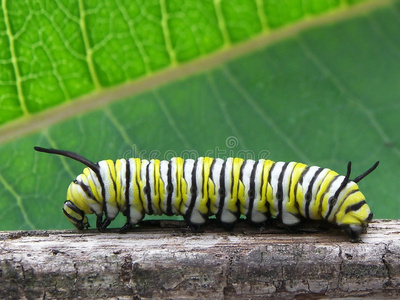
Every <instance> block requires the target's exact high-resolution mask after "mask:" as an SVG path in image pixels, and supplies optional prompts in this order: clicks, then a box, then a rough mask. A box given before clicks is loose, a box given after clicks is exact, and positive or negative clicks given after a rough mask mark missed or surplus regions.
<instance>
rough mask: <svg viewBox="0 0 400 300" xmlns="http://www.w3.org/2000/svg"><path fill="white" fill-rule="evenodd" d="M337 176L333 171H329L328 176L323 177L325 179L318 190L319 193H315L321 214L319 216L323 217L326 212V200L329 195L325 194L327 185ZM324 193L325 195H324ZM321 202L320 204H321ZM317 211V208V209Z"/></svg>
mask: <svg viewBox="0 0 400 300" xmlns="http://www.w3.org/2000/svg"><path fill="white" fill-rule="evenodd" d="M337 175H338V173H336V172H335V171H332V170H330V171H329V172H328V174H327V175H326V176H325V179H324V180H323V181H322V183H321V187H320V189H319V192H318V193H317V196H316V199H317V200H318V205H319V206H321V212H319V215H321V216H322V217H323V216H325V214H326V213H327V211H328V200H329V193H326V191H327V189H328V187H329V185H330V184H331V182H332V180H333V179H334V178H335V177H336V176H337ZM325 193H326V194H325ZM323 194H325V196H324V198H323V199H322V198H321V197H322V195H323ZM321 201H322V203H321ZM318 209H319V207H318Z"/></svg>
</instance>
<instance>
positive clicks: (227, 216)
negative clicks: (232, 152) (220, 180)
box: [219, 157, 237, 224]
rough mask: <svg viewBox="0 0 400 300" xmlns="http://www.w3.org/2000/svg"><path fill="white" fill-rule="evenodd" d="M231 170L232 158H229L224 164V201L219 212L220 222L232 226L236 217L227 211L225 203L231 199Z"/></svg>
mask: <svg viewBox="0 0 400 300" xmlns="http://www.w3.org/2000/svg"><path fill="white" fill-rule="evenodd" d="M232 168H233V158H232V157H229V158H228V159H227V160H226V164H225V174H224V175H225V199H224V206H223V207H220V208H219V210H221V212H222V213H221V221H222V222H224V223H227V224H232V223H233V222H235V221H236V220H237V218H236V215H234V214H233V213H232V212H231V211H229V210H228V208H227V206H226V205H225V203H227V202H228V200H229V199H231V184H232Z"/></svg>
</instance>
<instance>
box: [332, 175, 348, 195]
mask: <svg viewBox="0 0 400 300" xmlns="http://www.w3.org/2000/svg"><path fill="white" fill-rule="evenodd" d="M345 181H346V177H344V178H343V181H342V183H341V185H340V187H341V188H339V189H337V191H336V192H335V195H333V197H334V198H337V197H338V196H339V194H340V192H341V191H343V190H344V189H345V188H346V185H347V183H346V184H345V185H344V186H342V184H343V183H344V182H345Z"/></svg>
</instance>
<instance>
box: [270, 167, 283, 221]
mask: <svg viewBox="0 0 400 300" xmlns="http://www.w3.org/2000/svg"><path fill="white" fill-rule="evenodd" d="M273 164H274V165H275V162H274V163H273ZM271 168H272V166H271ZM279 171H280V170H279ZM278 173H279V172H278ZM267 201H268V203H269V212H270V214H271V216H274V217H275V216H276V215H277V214H278V211H277V207H275V204H274V201H275V193H274V191H273V190H272V186H271V184H269V183H268V188H267Z"/></svg>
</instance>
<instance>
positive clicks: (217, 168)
mask: <svg viewBox="0 0 400 300" xmlns="http://www.w3.org/2000/svg"><path fill="white" fill-rule="evenodd" d="M214 161H215V163H214V166H213V169H212V177H211V180H212V181H213V183H214V187H215V197H216V201H215V204H213V209H214V211H215V212H217V211H218V208H219V188H220V185H219V178H220V176H221V169H222V165H223V163H224V160H223V159H221V158H216V159H215V160H214ZM210 209H211V207H210Z"/></svg>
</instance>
